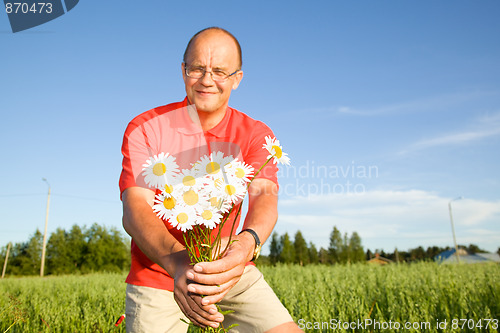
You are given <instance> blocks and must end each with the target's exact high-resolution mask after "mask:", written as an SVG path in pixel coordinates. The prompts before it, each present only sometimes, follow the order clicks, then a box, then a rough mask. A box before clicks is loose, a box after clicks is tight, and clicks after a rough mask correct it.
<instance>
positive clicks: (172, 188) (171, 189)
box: [165, 184, 174, 194]
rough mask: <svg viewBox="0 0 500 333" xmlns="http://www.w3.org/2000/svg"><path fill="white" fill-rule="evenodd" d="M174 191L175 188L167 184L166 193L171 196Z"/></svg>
mask: <svg viewBox="0 0 500 333" xmlns="http://www.w3.org/2000/svg"><path fill="white" fill-rule="evenodd" d="M173 191H174V187H173V186H172V185H168V184H165V192H166V193H168V194H171V193H172V192H173Z"/></svg>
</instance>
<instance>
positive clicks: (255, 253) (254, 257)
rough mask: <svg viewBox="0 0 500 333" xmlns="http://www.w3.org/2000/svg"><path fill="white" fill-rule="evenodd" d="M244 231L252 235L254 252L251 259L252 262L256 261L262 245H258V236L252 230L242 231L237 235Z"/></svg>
mask: <svg viewBox="0 0 500 333" xmlns="http://www.w3.org/2000/svg"><path fill="white" fill-rule="evenodd" d="M245 231H246V232H248V233H250V235H252V236H253V238H254V239H255V250H253V258H252V261H255V260H257V258H258V257H259V255H260V250H261V249H262V244H261V243H260V239H259V236H258V235H257V233H256V232H255V231H253V230H252V229H243V230H241V231H240V233H239V234H241V233H243V232H245ZM239 234H238V235H239Z"/></svg>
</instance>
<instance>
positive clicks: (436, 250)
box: [426, 246, 443, 259]
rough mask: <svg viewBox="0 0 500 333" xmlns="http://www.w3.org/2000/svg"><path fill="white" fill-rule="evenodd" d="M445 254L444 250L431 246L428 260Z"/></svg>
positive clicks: (427, 256) (427, 255) (427, 253)
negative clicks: (442, 253)
mask: <svg viewBox="0 0 500 333" xmlns="http://www.w3.org/2000/svg"><path fill="white" fill-rule="evenodd" d="M441 252H443V249H441V248H440V247H438V246H429V247H428V248H427V251H426V258H428V259H433V258H434V257H435V256H437V255H438V254H440V253H441Z"/></svg>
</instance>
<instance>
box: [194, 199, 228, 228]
mask: <svg viewBox="0 0 500 333" xmlns="http://www.w3.org/2000/svg"><path fill="white" fill-rule="evenodd" d="M221 220H222V214H221V213H220V212H219V211H218V209H217V208H216V207H212V206H211V205H210V204H208V205H204V206H203V208H202V209H201V210H200V214H199V216H198V219H197V223H198V224H199V225H203V226H205V227H207V228H209V229H213V228H215V227H216V226H217V224H219V223H220V221H221Z"/></svg>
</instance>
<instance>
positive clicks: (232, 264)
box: [186, 232, 255, 307]
mask: <svg viewBox="0 0 500 333" xmlns="http://www.w3.org/2000/svg"><path fill="white" fill-rule="evenodd" d="M232 240H235V241H233V242H232V243H231V244H230V245H229V248H228V250H227V252H226V254H225V255H224V256H223V258H221V259H219V260H216V261H212V262H201V263H197V264H196V265H195V266H194V267H193V269H191V270H188V271H186V276H187V278H188V279H189V280H191V281H192V283H190V284H189V285H188V291H190V292H191V293H193V294H197V295H204V297H203V298H201V297H200V298H199V299H196V298H195V300H196V301H197V302H198V301H200V303H199V305H200V306H202V307H204V306H214V307H215V305H214V304H216V303H218V302H220V301H221V300H222V298H223V297H224V296H225V295H226V294H227V293H228V292H229V290H231V288H232V287H233V286H234V285H235V284H236V283H237V282H238V281H239V280H240V278H241V275H243V271H244V269H245V264H246V263H247V262H248V261H250V260H251V259H252V256H253V250H254V248H255V240H254V238H253V236H252V235H250V234H249V233H246V232H244V233H242V234H240V235H237V236H233V237H232ZM227 241H228V239H227V238H226V239H223V242H222V244H223V245H224V244H227ZM224 248H225V246H223V247H222V249H224Z"/></svg>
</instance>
